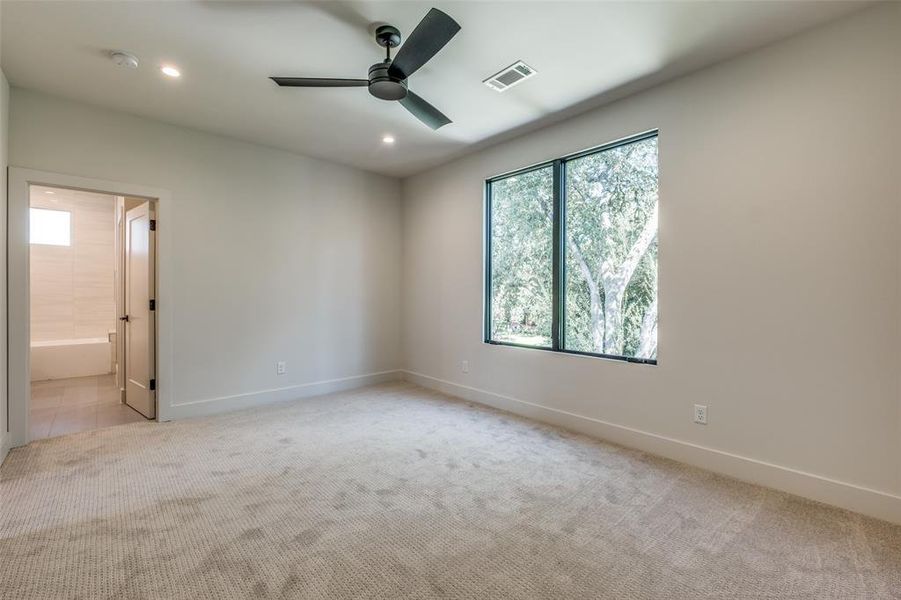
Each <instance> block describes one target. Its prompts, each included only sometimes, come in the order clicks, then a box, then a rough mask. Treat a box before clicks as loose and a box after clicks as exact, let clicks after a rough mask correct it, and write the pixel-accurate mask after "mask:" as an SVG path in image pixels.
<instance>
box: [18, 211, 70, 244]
mask: <svg viewBox="0 0 901 600" xmlns="http://www.w3.org/2000/svg"><path fill="white" fill-rule="evenodd" d="M29 217H30V220H31V228H30V233H29V242H30V243H32V244H45V245H48V246H71V245H72V225H71V219H72V213H70V212H69V211H65V210H50V209H46V208H32V209H30V214H29Z"/></svg>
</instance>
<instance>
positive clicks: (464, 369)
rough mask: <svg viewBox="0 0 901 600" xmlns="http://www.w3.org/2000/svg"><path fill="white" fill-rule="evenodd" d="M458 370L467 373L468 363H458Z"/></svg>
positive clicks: (465, 361) (466, 361)
mask: <svg viewBox="0 0 901 600" xmlns="http://www.w3.org/2000/svg"><path fill="white" fill-rule="evenodd" d="M460 368H461V369H463V372H464V373H469V361H468V360H464V361H463V362H462V363H460Z"/></svg>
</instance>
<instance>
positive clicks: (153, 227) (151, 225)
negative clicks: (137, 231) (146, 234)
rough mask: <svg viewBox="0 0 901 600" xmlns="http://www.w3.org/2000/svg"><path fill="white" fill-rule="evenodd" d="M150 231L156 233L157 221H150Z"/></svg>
mask: <svg viewBox="0 0 901 600" xmlns="http://www.w3.org/2000/svg"><path fill="white" fill-rule="evenodd" d="M150 231H156V219H150Z"/></svg>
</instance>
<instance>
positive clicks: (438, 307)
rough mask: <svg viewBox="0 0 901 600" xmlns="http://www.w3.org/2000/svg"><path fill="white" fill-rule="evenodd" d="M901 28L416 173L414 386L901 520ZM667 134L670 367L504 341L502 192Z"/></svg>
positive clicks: (817, 41) (770, 50)
mask: <svg viewBox="0 0 901 600" xmlns="http://www.w3.org/2000/svg"><path fill="white" fill-rule="evenodd" d="M899 25H901V5H899V4H891V5H883V6H879V7H876V8H873V9H868V10H866V11H864V12H862V13H859V14H858V15H856V16H852V17H850V18H848V19H844V20H842V21H839V22H836V23H833V24H830V25H827V26H826V27H824V28H821V29H817V30H814V31H811V32H808V33H805V34H802V35H800V36H798V37H795V38H792V39H790V40H787V41H784V42H781V43H778V44H775V45H772V46H769V47H766V48H764V49H762V50H759V51H757V52H755V53H752V54H749V55H745V56H743V57H740V58H737V59H734V60H731V61H728V62H725V63H721V64H719V65H717V66H714V67H711V68H708V69H705V70H703V71H700V72H697V73H695V74H692V75H690V76H687V77H684V78H682V79H679V80H676V81H673V82H670V83H668V84H665V85H662V86H660V87H657V88H655V89H652V90H649V91H646V92H644V93H640V94H638V95H635V96H632V97H629V98H626V99H624V100H621V101H618V102H616V103H614V104H610V105H607V106H605V107H602V108H600V109H596V110H594V111H592V112H589V113H587V114H584V115H580V116H578V117H576V118H572V119H570V120H568V121H565V122H563V123H560V124H557V125H554V126H551V127H549V128H547V129H543V130H540V131H538V132H534V133H531V134H528V135H526V136H524V137H520V138H517V139H515V140H512V141H509V142H505V143H502V144H500V145H497V146H494V147H491V148H489V149H486V150H484V151H481V152H478V153H476V154H472V155H469V156H466V157H464V158H461V159H459V160H457V161H455V162H453V163H450V164H448V165H444V166H442V167H439V168H436V169H434V170H432V171H430V172H427V173H425V174H421V175H418V176H415V177H413V178H411V179H409V180H407V181H406V182H405V184H404V198H405V200H404V212H403V218H404V296H403V303H404V321H403V326H404V335H403V342H404V356H405V359H404V360H405V365H406V368H407V369H409V371H410V372H411V374H410V375H409V377H410V378H411V379H413V380H415V381H419V382H421V383H425V384H427V385H432V386H435V387H440V388H442V389H445V390H448V391H451V392H453V393H458V394H461V395H463V396H467V397H471V398H473V399H476V400H481V401H484V402H489V403H494V404H497V405H498V406H504V407H506V408H510V409H513V410H517V411H519V412H522V413H526V414H532V415H535V416H539V417H541V418H545V419H548V420H555V421H558V422H561V423H564V424H567V425H570V426H573V427H577V428H581V429H584V430H586V431H588V430H590V431H596V432H600V433H601V434H603V435H607V436H608V437H611V438H614V439H617V440H619V441H623V442H626V443H630V444H634V445H638V446H641V447H646V448H648V449H652V450H654V451H658V452H662V453H665V454H669V455H671V456H674V457H677V458H680V459H683V460H689V461H691V462H695V463H698V464H703V465H705V466H709V467H712V468H716V469H719V470H721V471H726V472H730V473H732V474H734V475H738V476H742V477H746V478H749V479H755V480H758V481H762V482H764V483H767V484H769V485H774V486H777V487H782V488H783V489H789V490H791V491H795V492H800V493H805V494H807V495H810V496H812V497H818V498H820V499H825V500H828V501H833V502H836V503H840V504H844V505H853V506H854V507H855V508H857V509H859V510H868V511H869V512H872V513H879V514H880V515H881V516H886V517H889V518H896V519H901V503H899V501H901V498H898V496H897V495H898V494H899V493H901V410H899V366H901V332H899V316H901V314H899V306H901V295H899V281H901V279H899V274H901V260H899V257H901V228H899V225H901V211H899V207H901V189H899V169H901V160H899V158H901V154H899V145H898V143H899V142H898V140H899V136H901V122H899V110H898V107H899V106H901V75H899V73H901V69H899V68H898V66H899V65H898V57H899V56H901V27H899ZM539 78H540V75H539ZM537 81H538V80H536V82H537ZM536 85H537V83H536ZM511 93H515V91H514V92H511ZM652 128H659V130H660V138H659V142H660V210H661V213H660V238H659V243H660V258H659V269H660V282H659V294H660V330H659V332H660V333H659V337H660V346H659V366H656V367H653V366H643V365H634V364H626V363H622V362H614V361H608V360H602V359H596V358H585V357H576V356H567V355H557V354H551V353H547V352H541V351H536V350H528V349H515V348H506V347H498V346H489V345H485V344H483V343H482V342H481V336H482V278H483V270H482V260H483V258H482V245H483V244H482V225H483V223H482V221H483V213H482V211H483V205H482V202H483V198H482V196H483V181H484V179H485V178H486V177H489V176H492V175H495V174H499V173H502V172H505V171H509V170H512V169H515V168H518V167H523V166H526V165H529V164H532V163H536V162H539V161H542V160H546V159H549V158H553V157H556V156H560V155H564V154H567V153H571V152H574V151H577V150H580V149H583V148H587V147H591V146H595V145H598V144H601V143H604V142H607V141H611V140H615V139H618V138H621V137H624V136H627V135H629V134H634V133H637V132H642V131H646V130H648V129H652ZM464 359H465V360H469V363H470V372H469V373H467V374H464V373H462V372H461V369H460V361H461V360H464ZM694 403H703V404H707V405H708V406H709V425H707V426H706V427H705V426H699V425H695V424H693V423H692V405H693V404H694ZM548 409H550V410H548ZM580 417H584V418H580ZM645 433H648V434H651V435H645ZM706 449H712V450H715V451H719V452H709V451H707V450H706ZM744 459H751V460H744ZM762 463H769V464H762ZM773 465H776V466H781V467H785V468H786V469H787V470H786V469H776V468H773ZM792 470H797V471H803V472H805V473H807V474H811V475H814V476H815V477H808V476H807V475H803V474H798V473H794V472H793V471H792ZM833 480H834V481H833ZM836 482H838V483H836ZM844 484H847V485H844ZM818 486H819V487H818ZM856 486H859V487H856ZM860 487H864V488H870V491H867V490H861V489H859V488H860ZM814 488H816V489H814ZM824 490H825V491H824ZM873 491H876V492H883V494H878V493H875V492H874V493H871V492H873ZM843 494H844V495H847V497H848V498H851V497H852V496H853V497H854V499H852V500H848V498H845V499H842V498H839V496H841V495H843ZM824 496H828V498H827V497H824ZM871 501H872V502H873V503H874V504H879V505H880V506H881V508H878V509H877V508H872V507H870V508H867V507H863V506H861V504H862V503H864V504H865V503H866V502H871ZM855 503H856V504H855ZM892 511H895V512H894V513H892ZM889 513H892V514H889Z"/></svg>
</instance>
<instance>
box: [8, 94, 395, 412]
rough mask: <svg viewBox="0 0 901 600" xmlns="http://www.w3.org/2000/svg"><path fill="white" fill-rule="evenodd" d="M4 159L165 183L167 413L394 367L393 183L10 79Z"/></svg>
mask: <svg viewBox="0 0 901 600" xmlns="http://www.w3.org/2000/svg"><path fill="white" fill-rule="evenodd" d="M10 164H11V165H13V166H16V167H25V168H31V169H37V170H42V171H50V172H56V173H64V174H71V175H78V176H81V177H91V178H97V179H105V180H113V181H122V182H127V183H131V184H139V185H143V186H152V187H156V188H163V189H166V190H168V191H169V192H170V193H171V210H169V212H168V214H169V217H168V220H167V219H166V218H165V217H164V218H163V220H161V222H160V224H159V228H160V229H161V230H162V229H163V228H171V229H170V233H171V235H172V248H171V256H173V257H174V263H175V264H174V265H173V266H172V269H171V272H170V273H169V275H168V278H167V281H169V282H170V283H171V286H170V287H171V289H170V291H169V294H170V298H172V299H173V300H172V301H171V302H172V306H170V310H171V311H172V312H173V319H172V338H173V343H172V356H171V357H168V358H169V359H171V361H172V363H173V364H174V369H175V370H174V375H173V377H172V378H171V379H172V380H171V381H166V382H160V385H161V386H163V385H168V386H169V392H168V393H169V394H170V395H171V396H172V398H173V400H172V403H173V405H182V406H183V407H184V406H185V405H186V403H192V402H198V401H207V400H212V402H206V403H203V404H201V405H193V406H194V408H190V406H192V405H187V406H188V407H187V408H183V410H179V411H170V413H169V414H172V415H173V416H176V417H177V416H185V415H186V414H194V413H196V412H198V411H199V412H216V411H218V410H226V409H228V408H234V407H235V406H239V405H246V404H248V403H250V404H252V403H255V402H261V401H265V400H271V399H275V398H277V397H283V396H284V394H288V395H290V394H292V393H294V392H292V391H291V389H298V390H299V389H301V388H295V386H302V385H304V384H310V383H314V382H323V381H331V380H335V379H343V378H353V377H358V376H364V375H369V374H373V373H381V372H384V371H391V370H394V369H397V368H398V367H399V366H400V359H399V330H400V326H399V308H398V304H399V284H400V263H401V260H400V251H401V239H400V238H401V234H400V222H401V219H400V199H399V191H400V190H399V184H398V183H397V181H395V180H393V179H389V178H386V177H382V176H378V175H373V174H370V173H365V172H362V171H359V170H355V169H351V168H347V167H342V166H338V165H335V164H332V163H328V162H323V161H319V160H313V159H309V158H305V157H302V156H298V155H294V154H290V153H287V152H282V151H277V150H272V149H268V148H265V147H261V146H257V145H253V144H248V143H243V142H238V141H234V140H230V139H226V138H222V137H217V136H213V135H208V134H204V133H200V132H196V131H192V130H187V129H184V128H179V127H174V126H169V125H165V124H162V123H158V122H154V121H149V120H145V119H141V118H138V117H134V116H131V115H127V114H123V113H115V112H111V111H109V110H104V109H99V108H94V107H90V106H87V105H83V104H79V103H75V102H71V101H67V100H63V99H59V98H55V97H52V96H48V95H44V94H40V93H35V92H31V91H26V90H22V89H18V88H13V90H12V94H11V109H10ZM107 191H115V190H107ZM163 350H165V349H163ZM160 360H163V361H164V360H167V357H164V356H161V357H160ZM279 360H284V361H286V362H287V367H288V373H287V374H286V375H282V376H278V375H276V361H279ZM365 380H366V378H363V381H365ZM281 388H291V389H289V390H288V391H282V392H278V393H276V392H272V390H276V389H281ZM280 394H281V395H280ZM242 395H244V396H242ZM235 396H237V398H235ZM195 409H196V410H195Z"/></svg>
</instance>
